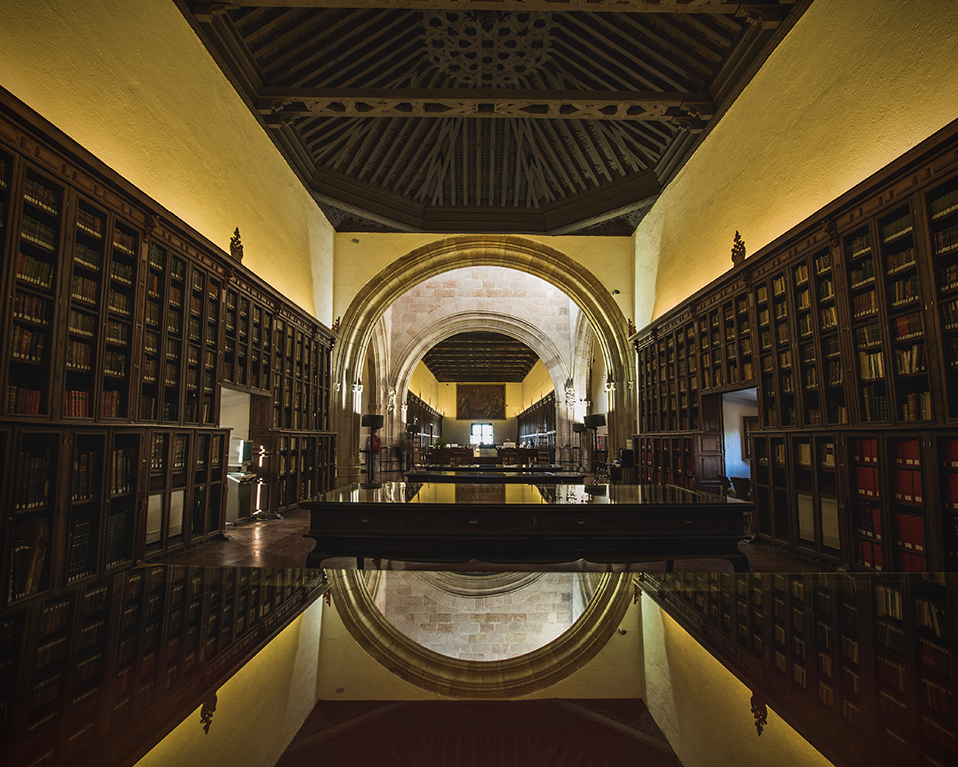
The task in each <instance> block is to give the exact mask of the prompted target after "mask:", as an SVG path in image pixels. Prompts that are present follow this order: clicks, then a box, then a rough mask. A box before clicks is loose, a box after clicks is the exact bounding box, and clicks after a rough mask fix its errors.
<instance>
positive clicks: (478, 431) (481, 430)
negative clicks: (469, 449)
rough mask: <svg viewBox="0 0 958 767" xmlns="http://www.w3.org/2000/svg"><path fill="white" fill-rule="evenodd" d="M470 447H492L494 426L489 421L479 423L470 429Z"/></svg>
mask: <svg viewBox="0 0 958 767" xmlns="http://www.w3.org/2000/svg"><path fill="white" fill-rule="evenodd" d="M469 444H470V445H492V444H495V443H494V442H493V437H492V424H491V423H489V422H488V421H477V422H476V423H473V424H472V426H470V427H469Z"/></svg>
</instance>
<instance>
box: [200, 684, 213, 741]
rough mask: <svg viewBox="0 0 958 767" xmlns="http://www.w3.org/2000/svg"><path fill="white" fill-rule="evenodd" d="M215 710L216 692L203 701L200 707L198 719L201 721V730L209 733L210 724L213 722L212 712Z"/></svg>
mask: <svg viewBox="0 0 958 767" xmlns="http://www.w3.org/2000/svg"><path fill="white" fill-rule="evenodd" d="M214 711H216V693H215V692H214V693H213V695H212V697H210V698H209V699H207V700H206V701H205V702H204V703H203V707H202V708H201V709H200V721H201V722H202V723H203V732H205V733H206V734H207V735H209V734H210V725H211V724H213V712H214Z"/></svg>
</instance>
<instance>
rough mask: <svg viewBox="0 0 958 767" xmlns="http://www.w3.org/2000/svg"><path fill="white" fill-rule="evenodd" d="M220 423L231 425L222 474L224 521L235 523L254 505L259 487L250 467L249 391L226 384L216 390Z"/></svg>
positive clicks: (252, 508)
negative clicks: (225, 481)
mask: <svg viewBox="0 0 958 767" xmlns="http://www.w3.org/2000/svg"><path fill="white" fill-rule="evenodd" d="M220 426H222V427H223V428H226V429H231V431H230V446H229V455H228V459H227V474H226V479H227V483H226V486H227V490H226V524H227V525H235V524H236V523H237V522H247V521H249V519H250V518H251V516H252V515H253V512H254V509H255V508H256V500H257V498H256V496H257V495H258V492H257V491H258V489H259V487H258V483H255V474H253V472H252V471H251V464H252V461H253V455H252V443H251V442H250V441H249V427H250V395H249V393H247V392H240V391H233V390H232V389H226V388H223V389H221V390H220Z"/></svg>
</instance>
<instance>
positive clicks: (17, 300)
mask: <svg viewBox="0 0 958 767" xmlns="http://www.w3.org/2000/svg"><path fill="white" fill-rule="evenodd" d="M13 316H14V317H16V318H17V319H21V320H28V321H29V322H35V323H37V324H38V325H47V324H49V322H50V301H49V299H46V298H41V297H40V296H35V295H33V294H32V293H24V292H22V291H17V292H16V293H14V295H13Z"/></svg>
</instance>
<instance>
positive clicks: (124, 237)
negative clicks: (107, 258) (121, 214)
mask: <svg viewBox="0 0 958 767" xmlns="http://www.w3.org/2000/svg"><path fill="white" fill-rule="evenodd" d="M113 247H115V248H119V249H120V250H122V251H124V252H125V253H129V254H130V255H134V252H135V248H136V238H135V237H134V236H133V235H132V234H127V233H126V232H121V231H120V230H119V229H114V230H113Z"/></svg>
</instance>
